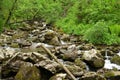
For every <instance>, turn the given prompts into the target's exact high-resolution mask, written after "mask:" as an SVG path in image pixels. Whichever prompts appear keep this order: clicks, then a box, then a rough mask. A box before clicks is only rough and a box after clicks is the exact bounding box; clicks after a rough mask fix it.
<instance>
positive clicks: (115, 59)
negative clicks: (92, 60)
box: [111, 55, 120, 65]
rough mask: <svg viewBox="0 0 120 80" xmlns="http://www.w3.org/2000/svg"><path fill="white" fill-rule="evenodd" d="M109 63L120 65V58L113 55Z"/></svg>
mask: <svg viewBox="0 0 120 80" xmlns="http://www.w3.org/2000/svg"><path fill="white" fill-rule="evenodd" d="M111 62H112V63H115V64H118V65H120V56H119V55H115V56H113V57H112V58H111Z"/></svg>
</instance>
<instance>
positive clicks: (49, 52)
mask: <svg viewBox="0 0 120 80" xmlns="http://www.w3.org/2000/svg"><path fill="white" fill-rule="evenodd" d="M41 47H42V48H43V49H44V50H45V51H46V52H47V53H48V54H49V55H50V56H51V57H52V58H53V59H55V61H56V62H57V63H59V64H60V66H62V68H63V69H64V70H65V71H66V73H67V74H68V75H70V76H71V78H72V79H73V80H77V79H76V78H75V77H74V75H73V74H72V73H71V72H70V71H69V70H68V69H67V67H65V66H64V65H63V64H62V63H61V62H60V61H59V60H58V59H57V57H56V56H55V55H54V54H52V53H51V51H50V50H49V49H47V48H46V47H45V46H44V45H42V44H41Z"/></svg>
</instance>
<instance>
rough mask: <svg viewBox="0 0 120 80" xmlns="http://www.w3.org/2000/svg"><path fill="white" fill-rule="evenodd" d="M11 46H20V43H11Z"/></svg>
mask: <svg viewBox="0 0 120 80" xmlns="http://www.w3.org/2000/svg"><path fill="white" fill-rule="evenodd" d="M10 47H13V48H19V45H18V43H11V45H10Z"/></svg>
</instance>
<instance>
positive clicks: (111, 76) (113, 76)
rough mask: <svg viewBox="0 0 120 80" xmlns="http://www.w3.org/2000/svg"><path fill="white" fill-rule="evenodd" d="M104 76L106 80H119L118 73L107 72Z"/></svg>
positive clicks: (119, 75) (119, 73) (119, 74)
mask: <svg viewBox="0 0 120 80" xmlns="http://www.w3.org/2000/svg"><path fill="white" fill-rule="evenodd" d="M104 76H105V77H106V78H107V79H108V80H120V71H107V72H105V75H104Z"/></svg>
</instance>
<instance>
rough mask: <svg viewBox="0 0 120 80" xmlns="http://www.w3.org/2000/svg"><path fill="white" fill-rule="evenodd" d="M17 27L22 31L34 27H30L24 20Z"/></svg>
mask: <svg viewBox="0 0 120 80" xmlns="http://www.w3.org/2000/svg"><path fill="white" fill-rule="evenodd" d="M19 29H20V30H22V31H31V30H33V29H34V27H31V26H30V25H29V24H27V23H25V22H24V23H23V27H19Z"/></svg>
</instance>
